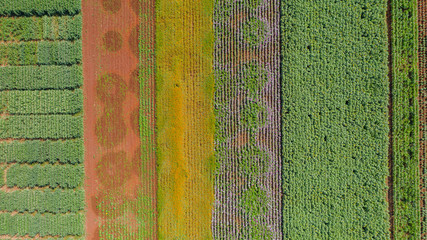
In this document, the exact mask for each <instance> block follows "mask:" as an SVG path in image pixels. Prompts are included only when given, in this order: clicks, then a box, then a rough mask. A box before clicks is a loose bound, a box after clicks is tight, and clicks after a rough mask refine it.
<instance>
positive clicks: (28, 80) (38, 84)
mask: <svg viewBox="0 0 427 240" xmlns="http://www.w3.org/2000/svg"><path fill="white" fill-rule="evenodd" d="M0 76H1V81H0V90H15V89H16V90H43V89H74V88H78V87H80V86H82V85H83V70H82V67H81V66H78V65H74V66H22V67H21V66H20V67H17V66H6V67H1V68H0Z"/></svg>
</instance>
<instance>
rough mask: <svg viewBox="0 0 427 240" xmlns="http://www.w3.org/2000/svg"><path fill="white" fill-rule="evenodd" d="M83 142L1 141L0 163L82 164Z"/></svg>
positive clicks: (78, 140)
mask: <svg viewBox="0 0 427 240" xmlns="http://www.w3.org/2000/svg"><path fill="white" fill-rule="evenodd" d="M83 148H84V145H83V140H82V139H76V140H65V141H61V140H59V141H50V140H46V141H44V140H43V141H41V140H26V141H10V142H6V141H1V142H0V163H28V164H32V163H43V162H49V163H52V164H53V163H56V162H59V163H68V164H79V163H82V162H83V155H84V154H83Z"/></svg>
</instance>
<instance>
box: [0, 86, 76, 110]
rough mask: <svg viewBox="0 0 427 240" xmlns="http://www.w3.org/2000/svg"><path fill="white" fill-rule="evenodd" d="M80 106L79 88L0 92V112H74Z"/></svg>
mask: <svg viewBox="0 0 427 240" xmlns="http://www.w3.org/2000/svg"><path fill="white" fill-rule="evenodd" d="M82 108H83V91H82V90H81V89H76V90H44V91H4V92H0V113H9V114H75V113H78V112H81V111H82Z"/></svg>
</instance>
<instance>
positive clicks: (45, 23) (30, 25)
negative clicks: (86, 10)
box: [0, 15, 82, 41]
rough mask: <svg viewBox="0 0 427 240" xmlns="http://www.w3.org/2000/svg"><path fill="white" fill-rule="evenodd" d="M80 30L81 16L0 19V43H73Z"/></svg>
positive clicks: (79, 35) (78, 36)
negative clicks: (41, 41)
mask: <svg viewBox="0 0 427 240" xmlns="http://www.w3.org/2000/svg"><path fill="white" fill-rule="evenodd" d="M81 30H82V16H81V15H76V16H73V17H71V16H60V17H58V16H54V17H49V16H44V17H36V18H34V17H16V18H5V17H3V18H0V41H33V40H67V41H74V40H78V39H80V38H81V34H82V33H81Z"/></svg>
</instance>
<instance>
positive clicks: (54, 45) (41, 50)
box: [0, 40, 82, 66]
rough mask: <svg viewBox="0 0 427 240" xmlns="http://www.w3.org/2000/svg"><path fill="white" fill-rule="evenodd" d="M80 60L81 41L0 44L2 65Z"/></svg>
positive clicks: (58, 63)
mask: <svg viewBox="0 0 427 240" xmlns="http://www.w3.org/2000/svg"><path fill="white" fill-rule="evenodd" d="M81 60H82V42H81V41H80V40H78V41H75V42H68V41H53V42H52V41H35V42H19V43H15V42H9V43H2V44H0V63H1V64H2V65H12V66H23V65H71V64H78V63H80V62H81Z"/></svg>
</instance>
